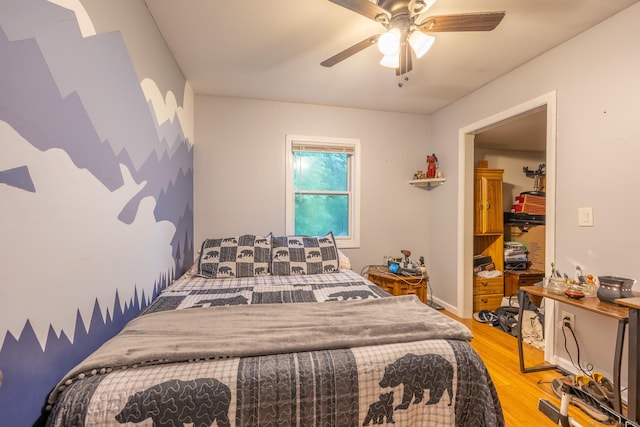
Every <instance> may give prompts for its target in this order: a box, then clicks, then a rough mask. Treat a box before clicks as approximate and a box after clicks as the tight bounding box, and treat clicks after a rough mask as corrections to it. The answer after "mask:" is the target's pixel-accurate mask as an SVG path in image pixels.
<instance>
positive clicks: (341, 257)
mask: <svg viewBox="0 0 640 427" xmlns="http://www.w3.org/2000/svg"><path fill="white" fill-rule="evenodd" d="M338 270H351V260H350V259H349V257H348V256H347V255H346V254H345V253H344V252H342V251H341V250H340V249H338Z"/></svg>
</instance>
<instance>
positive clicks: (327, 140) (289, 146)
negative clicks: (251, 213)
mask: <svg viewBox="0 0 640 427" xmlns="http://www.w3.org/2000/svg"><path fill="white" fill-rule="evenodd" d="M294 144H300V145H308V146H313V145H321V146H341V147H342V146H347V147H350V148H352V149H353V157H352V162H353V164H352V167H353V168H354V171H351V172H350V175H351V180H352V181H351V192H352V197H350V198H349V201H350V206H349V214H350V218H349V232H350V234H351V235H350V236H349V238H345V237H341V236H335V239H336V245H337V246H338V247H339V248H359V247H360V193H361V188H360V182H361V181H360V171H361V168H360V140H359V139H353V138H333V137H325V136H305V135H287V136H286V147H285V156H286V161H285V167H286V171H285V181H286V182H285V232H286V234H288V235H292V234H294V221H293V220H294V206H295V203H294V192H293V146H294Z"/></svg>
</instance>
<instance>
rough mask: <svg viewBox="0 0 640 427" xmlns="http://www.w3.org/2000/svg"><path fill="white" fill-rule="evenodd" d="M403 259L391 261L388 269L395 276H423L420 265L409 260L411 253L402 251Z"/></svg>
mask: <svg viewBox="0 0 640 427" xmlns="http://www.w3.org/2000/svg"><path fill="white" fill-rule="evenodd" d="M401 252H402V254H403V255H404V257H403V258H395V259H389V261H388V264H387V268H388V269H389V271H390V272H391V273H393V274H400V275H403V276H421V275H422V269H421V268H420V264H418V263H417V262H416V261H414V260H412V259H411V258H409V256H410V255H411V252H410V251H406V250H402V251H401Z"/></svg>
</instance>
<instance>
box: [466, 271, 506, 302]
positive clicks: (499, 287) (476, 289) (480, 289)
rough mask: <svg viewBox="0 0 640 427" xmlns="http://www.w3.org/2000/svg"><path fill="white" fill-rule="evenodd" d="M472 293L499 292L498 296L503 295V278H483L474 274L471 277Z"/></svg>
mask: <svg viewBox="0 0 640 427" xmlns="http://www.w3.org/2000/svg"><path fill="white" fill-rule="evenodd" d="M473 294H474V295H487V294H500V298H502V296H503V295H504V280H503V278H502V276H500V277H493V278H490V279H488V278H485V277H479V276H474V277H473Z"/></svg>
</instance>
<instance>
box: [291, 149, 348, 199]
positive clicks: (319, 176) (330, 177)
mask: <svg viewBox="0 0 640 427" xmlns="http://www.w3.org/2000/svg"><path fill="white" fill-rule="evenodd" d="M348 156H349V155H348V154H343V153H313V152H304V151H295V152H294V153H293V159H294V167H293V168H294V171H293V188H294V189H295V190H324V191H347V189H348V188H347V182H348V180H347V172H348V169H347V168H348Z"/></svg>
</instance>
